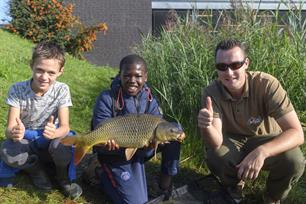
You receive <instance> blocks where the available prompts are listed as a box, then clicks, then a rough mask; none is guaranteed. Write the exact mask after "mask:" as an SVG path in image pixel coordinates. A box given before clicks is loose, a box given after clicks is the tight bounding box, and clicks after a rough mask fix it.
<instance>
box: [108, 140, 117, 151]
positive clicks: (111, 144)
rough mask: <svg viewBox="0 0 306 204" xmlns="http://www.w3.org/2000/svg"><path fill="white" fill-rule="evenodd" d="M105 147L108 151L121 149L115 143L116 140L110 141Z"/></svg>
mask: <svg viewBox="0 0 306 204" xmlns="http://www.w3.org/2000/svg"><path fill="white" fill-rule="evenodd" d="M105 147H106V148H107V149H108V151H112V150H117V149H119V145H118V144H117V143H116V142H115V140H108V141H107V142H106V144H105Z"/></svg>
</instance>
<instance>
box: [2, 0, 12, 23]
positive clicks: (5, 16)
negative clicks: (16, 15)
mask: <svg viewBox="0 0 306 204" xmlns="http://www.w3.org/2000/svg"><path fill="white" fill-rule="evenodd" d="M8 2H9V0H0V24H3V23H7V22H8V20H9V19H10V18H9V16H8V12H9V8H8Z"/></svg>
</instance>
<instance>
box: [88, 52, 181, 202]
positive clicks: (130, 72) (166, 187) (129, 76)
mask: <svg viewBox="0 0 306 204" xmlns="http://www.w3.org/2000/svg"><path fill="white" fill-rule="evenodd" d="M146 81H147V66H146V63H145V61H144V59H143V58H141V57H140V56H138V55H128V56H126V57H124V58H123V59H122V60H121V62H120V71H119V75H118V77H116V78H115V79H114V80H113V82H112V84H111V90H107V91H103V92H102V93H101V94H100V96H99V97H98V98H97V100H96V105H95V107H94V111H93V119H92V126H93V127H92V128H93V129H97V128H98V127H99V124H101V122H103V121H104V120H106V119H109V118H113V117H116V116H123V115H127V114H131V113H134V114H142V113H146V114H152V115H157V116H160V117H162V115H161V112H160V109H159V105H158V103H157V100H156V99H155V97H154V96H153V95H152V93H151V91H150V89H149V87H148V86H147V85H146ZM94 151H96V152H97V153H98V160H99V162H100V164H101V166H102V174H101V184H102V187H103V189H104V191H105V192H106V193H107V194H108V196H109V197H110V198H111V200H112V201H113V202H114V203H145V202H147V201H148V193H147V184H146V176H145V168H144V163H145V162H146V161H147V160H149V159H150V158H152V157H153V156H154V149H153V148H150V147H145V148H141V149H138V150H137V151H136V152H135V151H131V152H132V153H134V155H130V157H131V159H130V160H127V159H126V156H128V155H126V152H127V151H126V149H125V148H120V147H119V145H118V144H117V143H116V141H114V140H109V141H108V142H107V144H106V146H105V147H102V146H96V147H94ZM158 151H161V152H162V164H161V176H160V182H159V187H160V189H161V191H162V192H164V193H165V195H166V196H165V197H166V199H167V198H169V197H170V194H171V192H172V176H174V175H176V174H177V172H178V164H179V157H180V143H179V142H177V141H173V142H169V143H165V144H160V145H158Z"/></svg>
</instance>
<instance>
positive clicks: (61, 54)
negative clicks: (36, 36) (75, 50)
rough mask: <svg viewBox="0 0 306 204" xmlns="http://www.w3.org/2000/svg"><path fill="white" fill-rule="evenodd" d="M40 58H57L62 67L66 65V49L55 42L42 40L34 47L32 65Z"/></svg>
mask: <svg viewBox="0 0 306 204" xmlns="http://www.w3.org/2000/svg"><path fill="white" fill-rule="evenodd" d="M39 59H57V60H59V63H60V67H61V68H62V67H64V65H65V51H64V50H63V49H62V48H61V47H60V46H59V45H58V44H56V43H55V42H51V41H42V42H40V43H38V44H37V45H36V47H35V48H34V49H33V54H32V60H31V67H32V66H33V65H34V63H35V62H36V61H37V60H39Z"/></svg>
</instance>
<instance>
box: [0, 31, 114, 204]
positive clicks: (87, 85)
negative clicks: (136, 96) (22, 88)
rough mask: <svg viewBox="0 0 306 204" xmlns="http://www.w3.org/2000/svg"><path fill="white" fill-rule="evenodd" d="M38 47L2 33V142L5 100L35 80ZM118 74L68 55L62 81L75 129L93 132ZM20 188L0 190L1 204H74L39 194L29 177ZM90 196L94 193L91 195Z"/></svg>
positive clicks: (95, 199) (21, 178) (21, 181)
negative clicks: (96, 111)
mask: <svg viewBox="0 0 306 204" xmlns="http://www.w3.org/2000/svg"><path fill="white" fill-rule="evenodd" d="M33 47H34V44H32V43H31V42H29V41H27V40H24V39H21V38H20V37H18V36H15V35H13V34H10V33H7V32H5V31H3V30H1V29H0V59H1V60H0V80H1V83H0V98H1V103H0V115H1V117H0V132H1V133H2V134H1V136H0V139H1V140H2V139H4V130H5V126H6V120H7V111H8V106H7V105H6V104H5V99H6V95H7V91H8V89H9V87H10V86H11V85H12V84H13V83H15V82H18V81H23V80H27V79H29V78H30V77H31V69H30V67H29V61H30V58H31V54H32V48H33ZM116 73H117V70H115V69H111V68H109V67H97V66H94V65H90V64H89V63H87V62H86V61H80V60H77V59H75V58H73V57H71V56H68V55H67V58H66V65H65V71H64V74H63V75H62V76H61V77H60V78H59V81H63V82H65V83H66V84H68V85H69V87H70V91H71V95H72V102H73V107H72V108H71V109H70V125H71V129H73V130H75V131H77V132H78V133H85V132H87V131H89V127H90V126H89V124H90V120H91V116H92V109H93V106H94V103H95V99H96V97H97V96H98V94H99V93H100V92H101V91H102V90H104V89H107V88H108V87H109V85H110V80H111V79H110V78H111V77H113V76H114V75H115V74H116ZM16 179H17V182H16V183H17V185H16V187H14V188H12V189H7V188H0V200H1V201H0V203H31V204H32V203H50V204H51V203H52V204H54V203H73V202H72V201H70V200H69V199H67V198H64V197H63V196H62V194H61V193H59V191H58V190H54V191H52V192H51V193H43V192H40V191H37V190H36V189H35V188H34V187H33V186H32V185H31V181H30V180H29V179H28V177H26V176H24V175H20V176H19V175H18V176H17V178H16ZM88 193H90V192H88ZM88 193H85V195H84V196H83V197H81V198H79V199H78V200H77V201H76V202H77V203H99V202H103V201H104V200H105V198H104V197H103V196H101V194H102V193H97V194H99V195H94V196H88Z"/></svg>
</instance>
